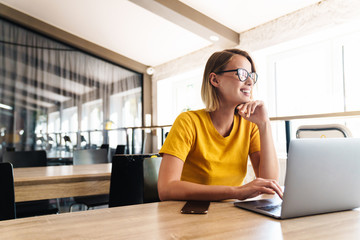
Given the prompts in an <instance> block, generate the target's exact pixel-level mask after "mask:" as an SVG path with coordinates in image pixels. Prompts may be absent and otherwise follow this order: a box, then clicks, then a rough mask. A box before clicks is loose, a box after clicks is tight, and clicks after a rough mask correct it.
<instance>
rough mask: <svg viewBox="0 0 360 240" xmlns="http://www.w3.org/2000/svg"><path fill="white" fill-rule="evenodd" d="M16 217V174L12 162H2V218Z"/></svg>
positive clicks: (0, 183)
mask: <svg viewBox="0 0 360 240" xmlns="http://www.w3.org/2000/svg"><path fill="white" fill-rule="evenodd" d="M14 218H15V193H14V174H13V167H12V164H11V163H9V162H6V163H0V220H8V219H14Z"/></svg>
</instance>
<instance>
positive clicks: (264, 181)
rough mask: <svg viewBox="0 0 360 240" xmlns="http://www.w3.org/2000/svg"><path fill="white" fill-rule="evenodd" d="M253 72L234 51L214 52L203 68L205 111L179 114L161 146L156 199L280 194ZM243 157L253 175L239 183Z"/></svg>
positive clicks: (267, 124) (247, 60) (250, 64)
mask: <svg viewBox="0 0 360 240" xmlns="http://www.w3.org/2000/svg"><path fill="white" fill-rule="evenodd" d="M257 78H258V76H257V73H256V70H255V66H254V62H253V60H252V58H251V57H250V55H249V54H248V53H247V52H245V51H242V50H239V49H227V50H224V51H220V52H215V53H214V54H212V55H211V57H210V58H209V60H208V62H207V64H206V66H205V71H204V76H203V82H202V89H201V97H202V99H203V102H204V104H205V106H206V108H205V109H202V110H197V111H188V112H184V113H181V114H180V115H179V116H178V117H177V119H176V120H175V122H174V124H173V126H172V128H171V130H170V132H169V134H168V136H167V138H166V141H165V143H164V145H163V147H162V148H161V150H160V154H161V156H162V157H163V158H162V163H161V167H160V172H159V179H158V191H159V197H160V199H161V200H207V201H218V200H224V199H240V200H243V199H246V198H251V197H255V196H258V195H260V194H264V193H266V194H275V193H276V194H278V195H279V196H280V197H282V191H281V188H280V186H279V184H278V182H277V180H278V178H279V163H278V159H277V156H276V151H275V148H274V144H273V139H272V133H271V127H270V120H269V118H268V116H267V111H266V109H265V106H264V103H263V102H261V101H254V100H252V89H253V86H254V84H255V83H256V81H257ZM248 156H249V157H250V160H251V163H252V166H253V168H254V172H255V174H256V179H255V180H254V181H252V182H250V183H248V184H245V185H242V184H243V180H244V178H245V175H246V169H247V161H248Z"/></svg>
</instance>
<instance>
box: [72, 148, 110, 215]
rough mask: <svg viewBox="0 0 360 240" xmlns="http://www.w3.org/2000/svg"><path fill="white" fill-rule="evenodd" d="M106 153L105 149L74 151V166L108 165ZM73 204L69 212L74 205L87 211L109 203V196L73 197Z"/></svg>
mask: <svg viewBox="0 0 360 240" xmlns="http://www.w3.org/2000/svg"><path fill="white" fill-rule="evenodd" d="M108 162H109V161H108V151H107V150H106V149H85V150H76V151H74V153H73V164H74V165H85V164H98V163H108ZM74 201H75V203H73V204H71V206H70V212H71V211H72V209H73V207H74V206H75V205H85V206H86V207H87V210H89V209H90V208H94V207H97V206H102V205H107V204H108V203H109V194H102V195H93V196H82V197H74Z"/></svg>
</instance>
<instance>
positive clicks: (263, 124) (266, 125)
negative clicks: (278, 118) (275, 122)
mask: <svg viewBox="0 0 360 240" xmlns="http://www.w3.org/2000/svg"><path fill="white" fill-rule="evenodd" d="M256 125H257V126H258V128H259V131H260V132H263V131H266V130H268V129H270V128H271V123H270V120H269V119H267V120H265V121H263V122H261V123H258V124H256Z"/></svg>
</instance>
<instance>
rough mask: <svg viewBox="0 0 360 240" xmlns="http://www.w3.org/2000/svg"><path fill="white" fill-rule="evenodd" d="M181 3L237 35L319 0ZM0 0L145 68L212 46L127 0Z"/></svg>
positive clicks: (190, 0) (196, 0)
mask: <svg viewBox="0 0 360 240" xmlns="http://www.w3.org/2000/svg"><path fill="white" fill-rule="evenodd" d="M148 1H154V0H148ZM169 1H170V0H169ZM180 1H181V2H182V3H184V4H186V5H188V6H190V7H192V8H194V9H195V10H197V11H199V12H201V13H202V14H204V15H206V16H208V17H209V18H211V19H214V20H215V21H217V22H219V23H220V24H222V25H224V26H226V27H228V28H230V29H232V30H234V31H235V32H238V33H239V32H243V31H246V30H248V29H251V28H254V27H256V26H258V25H260V24H263V23H266V22H268V21H271V20H274V19H276V18H278V17H281V16H283V15H286V14H289V13H291V12H294V11H296V10H298V9H301V8H303V7H306V6H308V5H311V4H314V3H316V2H319V0H291V1H289V0H272V1H269V0H180ZM0 2H1V3H3V4H5V5H7V6H9V7H11V8H14V9H16V10H19V11H21V12H23V13H26V14H28V15H30V16H32V17H35V18H37V19H39V20H42V21H44V22H46V23H48V24H51V25H53V26H55V27H58V28H60V29H62V30H65V31H67V32H69V33H72V34H74V35H76V36H79V37H81V38H84V39H86V40H88V41H90V42H93V43H95V44H98V45H100V46H102V47H105V48H107V49H110V50H112V51H114V52H117V53H119V54H121V55H123V56H125V57H128V58H130V59H133V60H135V61H137V62H140V63H142V64H144V65H149V66H157V65H160V64H163V63H166V62H168V61H171V60H174V59H176V58H179V57H182V56H184V55H187V54H189V53H192V52H194V51H197V50H199V49H201V48H204V47H206V46H209V45H211V44H212V43H211V42H210V41H209V40H206V39H205V38H202V37H200V36H199V35H197V34H195V33H192V32H190V31H188V30H186V29H184V28H182V27H180V26H179V25H176V24H174V23H173V22H171V21H169V20H167V19H165V18H163V17H160V16H159V15H157V14H155V13H153V12H150V11H149V10H146V9H145V8H143V7H140V6H138V5H136V4H134V3H132V2H129V1H128V0H0Z"/></svg>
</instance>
